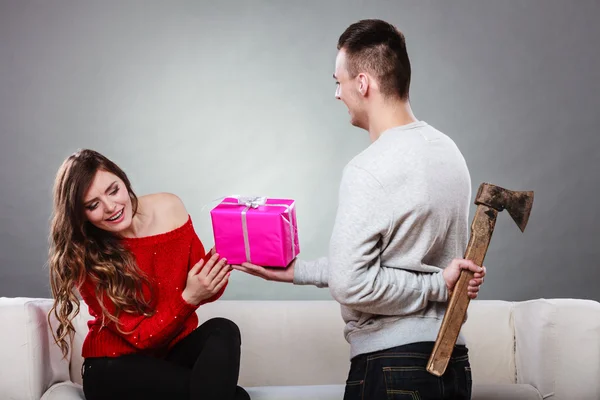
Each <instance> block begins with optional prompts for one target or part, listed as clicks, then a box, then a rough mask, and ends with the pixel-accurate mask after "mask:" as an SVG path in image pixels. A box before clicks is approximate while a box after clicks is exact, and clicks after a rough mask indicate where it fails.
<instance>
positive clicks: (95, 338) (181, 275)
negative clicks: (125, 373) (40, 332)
mask: <svg viewBox="0 0 600 400" xmlns="http://www.w3.org/2000/svg"><path fill="white" fill-rule="evenodd" d="M123 243H124V245H125V246H126V247H127V248H128V249H129V250H130V251H131V252H132V253H133V254H134V256H135V258H136V261H137V265H138V267H139V268H140V269H141V270H142V271H144V272H145V273H146V274H147V275H148V277H149V279H150V281H151V283H153V287H154V291H155V294H154V298H153V299H152V301H153V303H152V304H153V307H154V310H155V313H154V315H152V316H151V317H145V316H143V315H134V314H129V313H125V312H121V314H120V316H119V321H120V322H121V330H122V331H123V332H126V333H128V334H126V335H123V334H121V333H120V332H119V331H118V330H117V328H116V326H115V324H114V323H113V322H112V321H110V320H107V321H106V325H105V326H104V327H103V326H102V309H101V308H100V305H99V303H98V300H97V299H96V295H95V293H94V286H93V283H92V282H91V280H89V279H86V280H85V282H84V283H83V284H82V285H81V287H80V288H79V292H80V294H81V297H82V298H83V300H84V301H85V303H86V304H87V305H88V308H89V312H90V315H91V316H92V317H93V319H92V320H90V321H88V327H89V331H88V334H87V336H86V338H85V340H84V342H83V348H82V351H81V355H82V357H84V358H87V357H118V356H120V355H123V354H130V353H146V354H154V355H161V354H164V353H165V352H166V351H167V350H169V349H170V348H172V347H173V346H174V345H175V344H176V343H177V342H179V341H180V340H181V339H183V338H184V337H186V336H187V335H188V334H189V333H190V332H192V331H193V330H194V329H195V328H196V327H197V326H198V316H197V315H196V312H195V311H196V309H197V307H198V306H194V305H191V304H188V303H187V302H186V301H185V300H183V298H182V297H181V294H182V292H183V289H184V288H185V285H186V281H187V273H188V271H189V270H190V268H192V267H193V266H194V265H195V264H196V263H197V262H198V261H199V260H200V259H201V258H205V257H206V256H207V255H206V252H205V250H204V246H203V245H202V242H201V241H200V239H199V238H198V236H197V235H196V232H195V231H194V227H193V225H192V220H191V218H188V221H187V222H186V223H185V224H184V225H182V226H180V227H179V228H176V229H174V230H172V231H169V232H166V233H162V234H158V235H153V236H146V237H142V238H127V239H123ZM226 286H227V285H225V287H223V289H222V290H221V291H220V292H219V293H217V294H216V295H215V296H214V297H212V298H210V299H208V300H206V301H204V302H202V303H200V305H202V304H205V303H208V302H212V301H215V300H217V299H218V298H219V297H221V295H222V294H223V292H224V291H225V288H226ZM145 294H146V295H147V294H148V293H147V292H146V291H145ZM104 303H105V305H106V307H107V309H108V310H109V311H111V312H112V310H114V306H113V305H112V303H111V302H110V300H109V299H108V297H107V296H105V299H104ZM129 332H130V333H129Z"/></svg>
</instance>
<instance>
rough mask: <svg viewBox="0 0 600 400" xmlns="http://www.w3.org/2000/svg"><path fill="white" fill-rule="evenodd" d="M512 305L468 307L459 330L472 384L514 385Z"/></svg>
mask: <svg viewBox="0 0 600 400" xmlns="http://www.w3.org/2000/svg"><path fill="white" fill-rule="evenodd" d="M512 308H513V304H512V303H510V302H506V301H499V300H475V301H471V303H470V305H469V309H468V310H469V311H468V318H467V321H466V322H465V324H464V325H463V328H462V333H463V335H464V336H465V340H466V342H467V347H468V349H469V361H470V363H471V371H472V375H473V384H474V385H480V384H488V383H501V384H502V383H516V375H517V373H516V368H515V357H514V351H515V340H514V338H515V333H514V324H513V318H512Z"/></svg>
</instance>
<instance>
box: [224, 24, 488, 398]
mask: <svg viewBox="0 0 600 400" xmlns="http://www.w3.org/2000/svg"><path fill="white" fill-rule="evenodd" d="M338 50H339V51H338V54H337V58H336V65H335V73H334V78H335V79H336V85H337V89H336V98H337V99H339V100H341V101H342V102H344V104H345V105H346V106H347V108H348V112H349V113H350V119H351V123H352V124H353V125H354V126H357V127H360V128H362V129H365V130H367V131H368V132H369V136H370V138H371V141H372V143H371V145H370V146H369V147H368V148H367V149H365V150H364V151H363V152H362V153H360V154H358V155H357V156H356V157H355V158H354V159H353V160H351V161H350V162H349V163H348V165H347V166H346V167H345V168H344V172H343V176H342V181H341V185H340V192H339V205H338V211H337V215H336V219H335V225H334V229H333V233H332V235H331V242H330V247H329V255H328V257H323V258H321V259H318V260H316V261H304V260H300V259H297V260H294V261H293V262H292V263H291V264H290V265H289V266H288V268H286V269H267V268H263V267H260V266H256V265H252V264H249V263H244V264H242V265H241V266H234V268H236V269H238V270H241V271H245V272H248V273H250V274H253V275H257V276H260V277H262V278H265V279H268V280H276V281H284V282H293V283H294V284H297V285H306V284H311V285H316V286H318V287H329V289H330V291H331V294H332V296H333V298H334V299H336V300H337V301H338V302H339V303H340V304H341V306H342V307H341V309H342V317H343V319H344V321H345V322H346V328H345V331H344V334H345V337H346V340H348V342H349V343H350V345H351V367H350V372H349V376H348V380H347V382H346V389H345V395H344V399H345V400H354V399H369V400H378V399H382V400H383V399H388V398H391V397H388V396H390V395H392V396H393V395H394V394H397V395H401V394H404V395H413V396H414V397H412V398H419V399H423V400H424V399H437V400H439V399H450V398H451V399H469V398H470V392H471V375H470V366H469V361H468V354H467V349H466V347H465V343H464V338H463V336H462V335H461V336H459V339H458V342H457V346H456V348H455V350H454V353H453V355H452V360H451V362H450V364H449V366H448V369H447V372H446V373H445V374H444V376H442V377H436V376H434V375H432V374H429V373H428V372H427V371H426V370H425V366H426V363H427V360H428V358H429V355H430V354H431V351H432V349H433V345H434V342H435V339H436V336H437V333H438V331H439V327H440V324H441V320H442V318H443V314H444V311H445V308H446V303H447V300H448V298H449V292H450V291H451V290H452V289H453V288H454V285H455V284H456V282H457V280H458V277H459V274H460V270H461V269H470V270H471V271H474V272H475V278H474V279H473V280H471V282H470V283H469V296H470V297H471V298H476V297H477V293H478V290H479V286H480V285H481V284H482V283H483V277H484V275H485V268H484V267H479V266H477V265H475V264H473V263H472V262H470V261H467V260H462V259H457V257H460V256H462V254H464V251H465V247H466V244H467V240H468V212H469V204H470V199H471V180H470V176H469V172H468V169H467V166H466V163H465V160H464V158H463V156H462V154H461V153H460V151H459V150H458V148H457V147H456V145H455V144H454V142H453V141H452V140H451V139H450V138H448V137H447V136H446V135H444V134H443V133H441V132H439V131H438V130H436V129H435V128H433V127H431V126H430V125H428V124H427V123H425V122H423V121H419V120H417V119H416V118H415V116H414V115H413V112H412V110H411V107H410V104H409V87H410V76H411V68H410V62H409V59H408V55H407V53H406V46H405V41H404V36H403V35H402V33H400V32H399V31H398V30H397V29H396V28H395V27H394V26H392V25H390V24H388V23H386V22H384V21H380V20H362V21H359V22H357V23H355V24H352V25H351V26H350V27H348V28H347V29H346V31H345V32H344V33H343V34H342V35H341V36H340V38H339V42H338ZM444 267H445V268H444Z"/></svg>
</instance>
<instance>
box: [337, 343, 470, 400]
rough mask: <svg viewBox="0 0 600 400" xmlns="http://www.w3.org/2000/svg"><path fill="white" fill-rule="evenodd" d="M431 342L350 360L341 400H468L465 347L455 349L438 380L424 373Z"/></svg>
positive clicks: (468, 375)
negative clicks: (342, 399)
mask: <svg viewBox="0 0 600 400" xmlns="http://www.w3.org/2000/svg"><path fill="white" fill-rule="evenodd" d="M433 345H434V343H433V342H420V343H412V344H408V345H405V346H399V347H394V348H391V349H387V350H383V351H378V352H374V353H370V354H361V355H358V356H356V357H354V358H353V359H352V362H351V365H350V373H349V374H348V380H347V381H346V391H345V393H344V400H401V399H417V400H449V399H452V400H469V399H470V398H471V386H472V381H471V366H470V364H469V356H468V350H467V348H466V347H465V346H456V347H455V349H454V351H453V353H452V358H451V359H450V363H449V364H448V368H447V369H446V372H445V373H444V375H442V376H441V377H437V376H435V375H432V374H430V373H429V372H427V370H426V366H427V361H428V360H429V356H430V355H431V351H432V350H433Z"/></svg>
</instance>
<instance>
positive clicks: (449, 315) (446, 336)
mask: <svg viewBox="0 0 600 400" xmlns="http://www.w3.org/2000/svg"><path fill="white" fill-rule="evenodd" d="M497 215H498V211H496V210H495V209H493V208H490V207H488V206H485V205H479V206H477V211H476V212H475V217H474V218H473V223H472V224H471V237H470V239H469V244H468V246H467V251H466V252H465V256H464V258H465V259H467V260H471V261H473V262H474V263H475V264H476V265H480V266H481V265H483V260H484V258H485V254H486V252H487V249H488V245H489V244H490V239H491V238H492V233H493V232H494V226H495V225H496V216H497ZM473 276H474V273H473V272H471V271H465V270H462V271H461V272H460V277H459V278H458V282H457V283H456V286H455V287H454V290H453V291H452V294H451V296H450V301H449V302H448V307H447V309H446V313H445V314H444V319H443V320H442V325H441V327H440V331H439V332H438V336H437V339H436V341H435V345H434V347H433V351H432V353H431V356H430V357H429V362H428V363H427V371H429V372H430V373H431V374H433V375H436V376H442V375H443V374H444V372H445V371H446V368H447V367H448V362H449V361H450V357H451V355H452V351H453V350H454V346H455V345H456V340H457V339H458V334H459V332H460V329H461V327H462V325H463V323H464V321H465V316H466V314H467V307H468V306H469V302H470V300H471V299H470V298H469V296H468V288H469V281H470V280H471V279H473Z"/></svg>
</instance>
